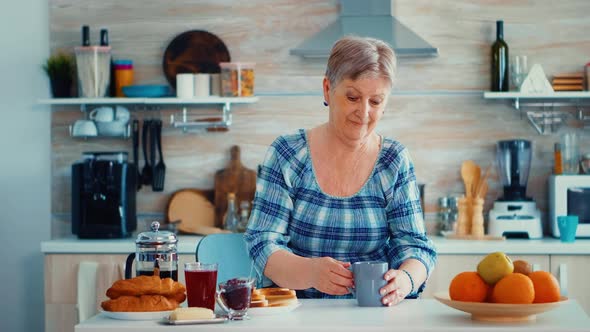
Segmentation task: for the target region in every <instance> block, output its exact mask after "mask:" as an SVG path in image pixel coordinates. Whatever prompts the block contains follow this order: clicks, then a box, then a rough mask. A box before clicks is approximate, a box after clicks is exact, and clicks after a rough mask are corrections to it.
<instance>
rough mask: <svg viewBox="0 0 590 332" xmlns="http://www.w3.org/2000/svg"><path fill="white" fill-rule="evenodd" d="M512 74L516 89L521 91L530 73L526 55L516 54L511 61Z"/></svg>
mask: <svg viewBox="0 0 590 332" xmlns="http://www.w3.org/2000/svg"><path fill="white" fill-rule="evenodd" d="M510 71H511V72H510V76H511V78H512V85H513V86H514V89H515V90H517V91H519V90H520V86H521V85H522V82H524V79H525V78H526V76H527V74H528V73H529V67H528V63H527V56H526V55H516V56H515V57H514V58H513V59H512V62H511V63H510Z"/></svg>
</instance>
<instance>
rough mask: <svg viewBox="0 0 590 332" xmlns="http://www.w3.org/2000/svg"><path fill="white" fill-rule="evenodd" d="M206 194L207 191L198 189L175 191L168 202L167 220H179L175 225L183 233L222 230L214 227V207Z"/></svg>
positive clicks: (211, 232)
mask: <svg viewBox="0 0 590 332" xmlns="http://www.w3.org/2000/svg"><path fill="white" fill-rule="evenodd" d="M207 196H208V195H207V192H205V191H201V190H198V189H182V190H179V191H177V192H175V193H174V194H172V197H171V198H170V201H169V202H168V208H167V213H166V216H167V218H168V221H169V222H174V221H180V223H179V224H178V226H177V227H178V230H179V231H181V232H183V233H191V234H203V235H207V234H214V233H220V232H222V230H221V229H220V228H217V227H215V207H214V206H213V204H212V203H211V201H210V200H209V199H208V198H207Z"/></svg>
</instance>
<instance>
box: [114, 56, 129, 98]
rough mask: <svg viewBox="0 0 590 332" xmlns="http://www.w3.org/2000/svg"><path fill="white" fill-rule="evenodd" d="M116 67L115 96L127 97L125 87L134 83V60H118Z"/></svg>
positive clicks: (115, 63)
mask: <svg viewBox="0 0 590 332" xmlns="http://www.w3.org/2000/svg"><path fill="white" fill-rule="evenodd" d="M113 64H114V67H115V96H116V97H125V94H124V93H123V87H125V86H130V85H133V61H131V60H116V61H115V62H114V63H113Z"/></svg>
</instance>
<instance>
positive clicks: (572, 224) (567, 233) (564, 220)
mask: <svg viewBox="0 0 590 332" xmlns="http://www.w3.org/2000/svg"><path fill="white" fill-rule="evenodd" d="M578 222H579V221H578V216H558V217H557V227H558V228H559V238H560V239H561V242H574V241H576V229H577V228H578Z"/></svg>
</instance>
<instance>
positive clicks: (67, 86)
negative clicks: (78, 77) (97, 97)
mask: <svg viewBox="0 0 590 332" xmlns="http://www.w3.org/2000/svg"><path fill="white" fill-rule="evenodd" d="M43 69H44V70H45V72H46V73H47V76H49V81H50V82H51V93H52V95H53V97H54V98H61V97H71V90H72V83H73V82H74V75H75V70H76V60H75V58H74V56H72V55H69V54H66V53H61V52H60V53H57V54H55V55H52V56H50V57H49V58H48V59H47V62H46V63H45V64H44V65H43Z"/></svg>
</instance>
